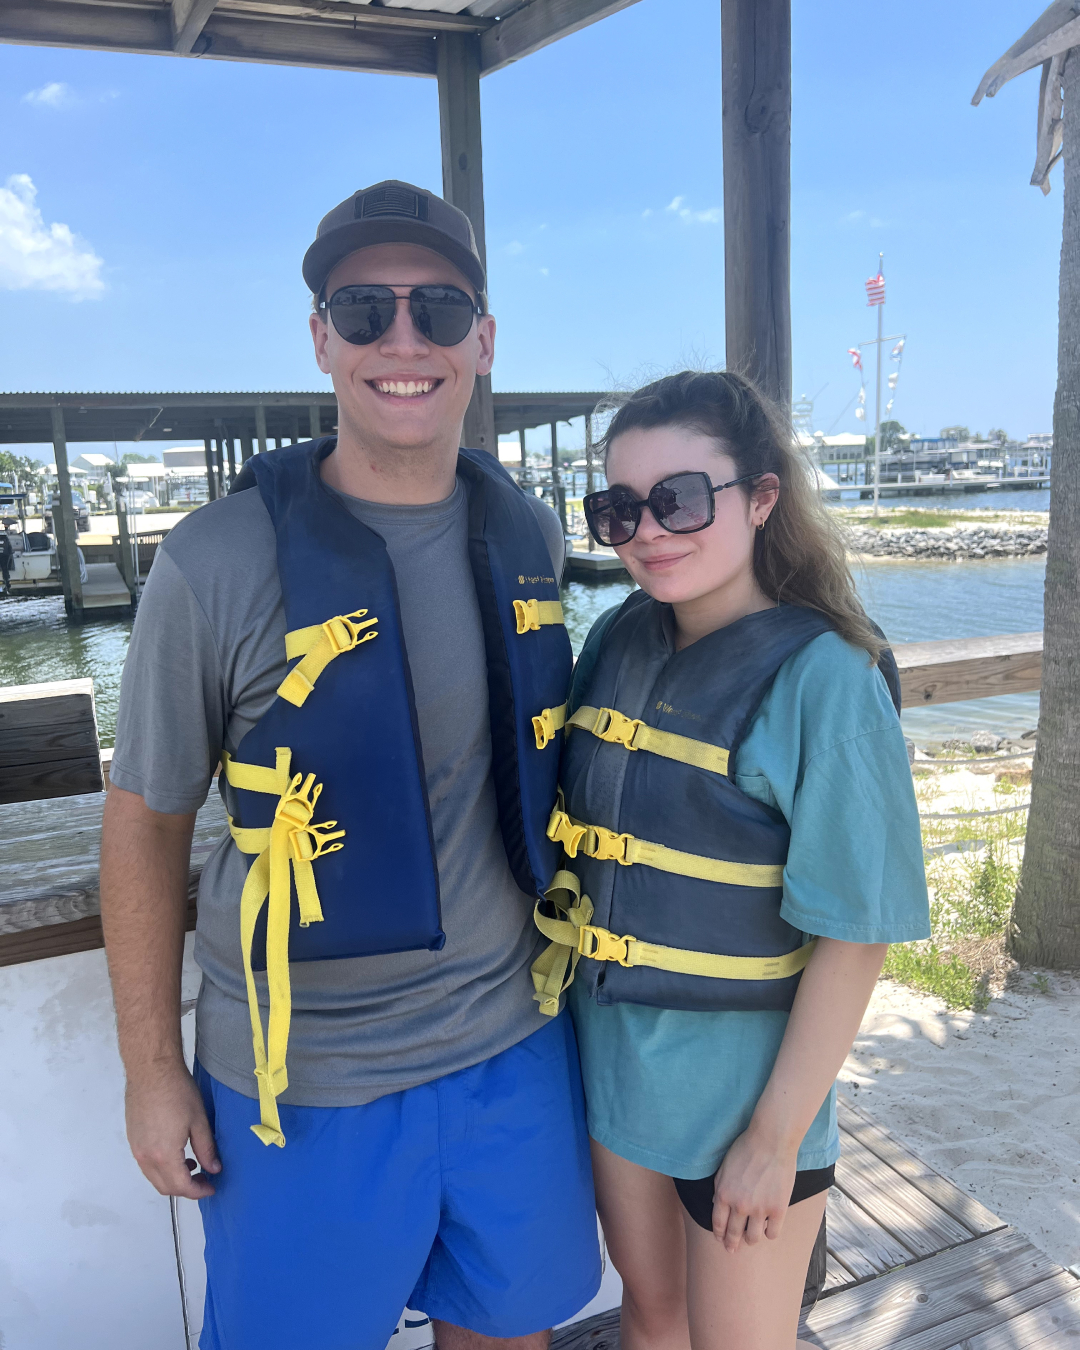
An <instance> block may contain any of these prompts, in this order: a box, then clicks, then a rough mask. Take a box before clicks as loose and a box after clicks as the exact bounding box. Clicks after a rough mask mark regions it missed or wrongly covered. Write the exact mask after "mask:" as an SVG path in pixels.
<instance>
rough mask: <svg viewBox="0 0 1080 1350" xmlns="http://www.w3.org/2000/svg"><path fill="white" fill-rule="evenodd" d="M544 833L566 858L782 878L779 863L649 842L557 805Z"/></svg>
mask: <svg viewBox="0 0 1080 1350" xmlns="http://www.w3.org/2000/svg"><path fill="white" fill-rule="evenodd" d="M547 837H548V838H549V839H551V840H553V841H554V842H555V843H557V844H561V845H562V846H563V849H564V850H565V852H566V856H567V857H568V858H576V857H577V855H578V853H579V852H580V853H584V854H585V856H586V857H588V858H596V859H597V860H598V861H600V862H617V863H622V865H623V866H624V867H631V866H633V865H634V864H635V863H639V864H642V865H643V866H645V867H655V868H656V869H657V870H658V871H660V872H674V873H676V874H677V875H678V876H681V877H696V878H697V879H698V880H699V881H722V882H726V883H727V884H728V885H731V886H782V885H783V881H784V869H783V868H782V867H773V866H769V865H766V864H759V863H736V862H724V861H722V860H721V859H720V858H703V857H701V856H700V855H699V854H697V853H682V852H680V851H679V850H678V849H675V848H666V847H665V846H664V845H663V844H651V843H649V841H648V840H647V839H636V838H635V837H634V836H633V835H632V834H616V833H615V831H614V830H607V829H605V828H604V827H603V825H583V824H582V823H581V821H580V820H574V819H573V817H571V816H568V815H567V814H566V812H565V811H564V810H562V809H561V806H559V805H556V807H555V810H554V811H552V813H551V818H550V820H549V821H548V827H547Z"/></svg>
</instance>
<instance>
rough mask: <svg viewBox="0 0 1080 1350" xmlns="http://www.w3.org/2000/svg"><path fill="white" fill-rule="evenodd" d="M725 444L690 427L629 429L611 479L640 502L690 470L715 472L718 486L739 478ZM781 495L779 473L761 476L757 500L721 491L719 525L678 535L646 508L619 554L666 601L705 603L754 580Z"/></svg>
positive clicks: (611, 457) (613, 458)
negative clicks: (758, 546)
mask: <svg viewBox="0 0 1080 1350" xmlns="http://www.w3.org/2000/svg"><path fill="white" fill-rule="evenodd" d="M719 445H720V442H718V441H715V440H713V438H712V437H711V436H703V435H702V434H701V433H700V432H697V431H691V430H688V429H687V428H686V427H655V428H653V429H651V430H647V431H646V430H641V429H635V430H633V431H627V432H624V433H623V434H622V435H621V436H617V437H616V438H615V440H614V441H613V442H612V444H611V448H610V450H609V451H608V458H607V479H608V483H609V484H610V485H612V486H614V485H615V484H620V485H621V486H623V487H625V488H628V489H629V490H630V491H631V492H632V493H633V494H634V496H635V498H637V500H638V501H641V500H643V499H644V498H646V497H647V496H648V495H649V489H650V488H651V487H652V486H653V484H654V483H658V482H659V481H660V480H661V479H663V478H669V477H670V476H671V475H672V474H675V473H679V472H684V471H687V470H693V471H696V472H699V473H706V474H708V475H709V480H710V482H711V483H712V484H713V486H714V487H717V486H719V485H720V484H721V483H728V482H730V481H731V480H732V479H733V478H738V477H739V471H738V469H737V468H736V466H735V461H734V460H733V459H732V458H731V456H730V455H728V454H725V453H724V452H723V451H721V450H720V449H719ZM778 495H779V493H778V480H777V479H776V477H775V475H774V474H766V475H764V476H763V478H762V479H760V480H759V486H758V487H756V488H755V491H754V495H753V498H752V499H751V500H749V501H748V500H747V497H746V494H745V492H744V491H743V490H742V488H741V487H730V488H727V489H726V490H725V491H723V492H718V493H717V494H716V514H715V519H714V520H713V523H712V524H711V525H709V526H707V527H706V528H705V529H704V530H698V531H697V532H696V533H694V534H671V533H670V532H669V531H668V530H665V529H664V528H663V527H662V526H661V525H658V524H657V522H656V519H655V517H654V516H653V514H652V512H651V511H650V510H649V508H648V507H647V506H646V507H642V510H641V523H640V525H638V528H637V533H636V534H635V535H634V537H633V539H631V540H630V542H629V543H627V544H620V545H619V546H618V547H617V548H616V549H615V552H616V553H617V554H618V555H619V557H620V558H621V559H622V560H623V564H624V565H625V567H626V570H627V571H628V572H629V573H630V575H631V576H632V577H633V579H634V580H635V581H636V582H637V584H638V585H639V586H640V587H641V589H642V590H643V591H647V592H648V593H649V594H650V595H651V596H653V598H654V599H656V600H660V601H663V602H664V603H666V604H680V603H685V602H687V601H693V600H698V599H700V598H701V597H702V596H705V595H708V594H710V593H712V592H716V591H722V590H724V589H725V588H728V587H730V586H731V585H732V583H739V584H744V583H750V584H753V570H752V559H753V553H754V532H755V531H756V529H757V527H758V524H759V522H761V521H763V520H765V519H766V518H767V517H768V515H769V512H770V511H771V510H772V508H773V506H774V505H775V503H776V498H777V496H778Z"/></svg>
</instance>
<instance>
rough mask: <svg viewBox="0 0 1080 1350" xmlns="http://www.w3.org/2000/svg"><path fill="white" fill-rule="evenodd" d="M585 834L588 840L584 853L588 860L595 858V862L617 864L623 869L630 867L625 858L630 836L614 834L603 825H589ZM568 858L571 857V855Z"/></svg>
mask: <svg viewBox="0 0 1080 1350" xmlns="http://www.w3.org/2000/svg"><path fill="white" fill-rule="evenodd" d="M586 833H587V834H588V835H589V839H588V842H587V844H586V845H585V852H586V853H587V854H588V856H589V857H590V858H595V859H596V860H597V862H618V863H622V864H623V866H624V867H629V866H630V863H629V862H628V861H627V857H626V846H627V844H629V842H630V839H631V836H630V835H628V834H616V833H615V831H614V830H607V829H605V828H604V827H603V825H590V826H589V827H588V830H587V831H586ZM594 839H595V842H594ZM570 856H571V857H573V854H571V855H570Z"/></svg>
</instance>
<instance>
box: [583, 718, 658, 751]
mask: <svg viewBox="0 0 1080 1350" xmlns="http://www.w3.org/2000/svg"><path fill="white" fill-rule="evenodd" d="M599 714H600V715H599V717H597V719H596V725H595V726H594V727H593V735H594V736H599V738H600V739H601V740H602V741H610V742H612V743H613V744H615V745H621V746H624V747H625V748H626V749H627V750H636V749H637V746H636V745H635V744H634V738H635V737H636V736H637V734H638V731H639V730H640V728H641V727H643V726H644V725H645V723H644V722H642V720H641V718H640V717H633V718H632V717H627V716H626V714H625V713H621V712H619V710H618V709H617V708H601V709H599Z"/></svg>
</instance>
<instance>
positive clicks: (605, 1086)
mask: <svg viewBox="0 0 1080 1350" xmlns="http://www.w3.org/2000/svg"><path fill="white" fill-rule="evenodd" d="M604 444H605V450H606V456H607V478H608V482H609V484H610V486H609V487H608V488H607V490H606V491H604V492H597V493H593V494H591V495H590V496H589V497H587V498H586V499H585V510H586V516H587V519H588V522H589V527H590V529H591V530H592V532H593V535H594V537H595V538H596V539H597V540H598V542H600V543H602V544H611V545H613V546H614V548H615V550H616V552H617V553H618V555H619V557H620V558H621V559H622V561H623V563H624V564H625V566H626V568H627V570H628V571H629V573H630V575H631V577H632V578H633V579H634V581H636V582H637V583H638V584H639V586H640V587H641V590H640V591H635V592H634V593H633V594H632V595H631V596H630V597H629V598H628V599H627V601H626V602H625V604H623V605H622V607H621V608H620V609H619V610H618V612H617V613H616V612H612V613H609V614H608V615H605V616H604V618H603V619H602V620H600V622H599V623H598V624H597V625H596V626H595V627H594V629H593V632H592V633H591V634H590V636H589V639H588V642H587V643H586V647H585V650H584V652H583V653H582V657H581V660H580V661H579V664H578V671H577V674H576V676H575V681H574V686H575V687H574V690H573V691H572V695H571V700H570V706H569V709H568V712H569V714H570V715H569V717H568V718H567V726H568V739H567V742H566V746H565V749H564V752H563V753H564V759H563V772H562V779H561V781H562V792H563V797H562V801H561V803H560V808H557V810H556V812H555V814H554V815H553V817H552V823H551V827H550V829H549V834H550V835H551V837H553V838H556V839H558V840H560V841H561V842H562V843H563V846H564V849H565V852H566V855H567V863H566V870H565V871H563V872H562V873H560V874H559V876H558V878H557V879H556V884H555V888H554V889H553V890H552V891H551V892H549V898H550V899H552V900H554V902H555V910H554V911H552V908H551V907H550V906H542V907H541V910H539V911H538V924H539V925H540V927H541V929H542V930H543V931H545V932H546V933H547V934H548V935H549V936H551V937H552V938H554V939H555V940H556V943H558V941H559V940H560V939H561V940H562V943H563V945H562V946H561V948H559V947H557V946H556V947H554V948H552V949H549V953H550V954H549V955H548V956H547V957H546V958H541V961H540V962H538V963H537V971H538V974H537V984H538V988H541V986H545V985H546V988H547V992H548V994H549V996H550V994H551V992H552V987H553V981H555V980H559V981H561V979H562V965H565V964H566V963H568V962H569V961H571V960H575V961H577V965H576V979H575V982H574V984H573V987H572V990H571V995H570V1003H571V1008H572V1012H573V1016H574V1021H575V1024H576V1028H577V1034H578V1039H579V1043H580V1048H581V1058H582V1070H583V1074H584V1080H585V1091H586V1097H587V1102H588V1112H589V1132H590V1135H591V1137H592V1141H593V1142H592V1148H593V1164H594V1170H595V1176H596V1186H597V1203H598V1209H599V1212H600V1218H601V1221H602V1223H603V1227H604V1232H605V1235H606V1237H607V1241H608V1248H609V1251H610V1254H611V1259H612V1261H613V1263H614V1265H615V1266H616V1268H617V1269H618V1271H619V1273H620V1274H621V1276H622V1279H623V1285H624V1297H623V1307H622V1345H623V1350H685V1347H686V1346H688V1345H691V1346H693V1350H792V1347H793V1346H795V1345H796V1344H805V1342H797V1341H796V1333H797V1324H798V1316H799V1305H800V1301H801V1295H802V1291H803V1285H804V1281H805V1278H806V1272H807V1263H808V1261H809V1258H810V1255H811V1251H812V1248H813V1246H814V1240H815V1237H816V1235H817V1233H818V1230H819V1226H820V1223H821V1219H822V1215H823V1212H824V1208H825V1197H826V1192H827V1190H828V1188H829V1185H830V1184H831V1181H832V1174H833V1164H834V1163H835V1162H836V1159H837V1157H838V1154H839V1143H838V1135H837V1128H836V1113H835V1096H834V1089H833V1081H834V1079H835V1077H836V1074H837V1072H838V1071H839V1069H840V1066H841V1065H842V1064H843V1062H844V1059H845V1057H846V1056H847V1053H848V1051H849V1050H850V1048H851V1044H852V1042H853V1040H854V1038H855V1035H856V1032H857V1031H858V1027H859V1023H860V1021H861V1019H862V1016H863V1013H864V1012H865V1010H866V1005H867V1003H868V1001H869V998H870V994H871V991H872V990H873V987H874V982H875V981H876V979H877V977H878V974H879V973H880V970H881V966H882V962H883V960H884V957H885V952H886V947H887V944H888V943H890V942H906V941H910V940H912V939H915V938H924V937H928V936H929V915H928V905H927V895H926V884H925V876H924V871H923V860H922V845H921V839H920V834H919V820H918V813H917V808H916V804H915V796H914V791H913V788H912V783H911V774H910V770H909V767H908V759H907V752H906V748H905V744H904V738H903V735H902V733H901V730H900V722H899V718H898V716H897V713H896V709H895V707H894V704H893V700H892V699H891V697H890V693H889V688H888V687H887V684H886V679H885V678H883V671H884V672H886V673H888V674H889V675H891V676H892V677H893V679H894V682H895V664H894V663H893V662H892V659H891V656H890V655H889V653H888V652H887V651H883V642H882V640H881V637H880V634H879V633H878V631H877V630H876V629H875V628H874V627H873V626H872V625H871V624H870V622H869V621H868V619H867V618H866V616H865V614H864V612H863V610H862V607H861V605H860V603H859V601H858V598H857V596H856V593H855V589H854V586H853V584H852V581H851V577H850V575H849V573H848V571H847V567H846V564H845V559H844V549H843V543H842V540H841V538H840V536H839V534H838V533H837V531H836V529H835V527H834V526H833V525H832V523H831V522H830V519H829V517H828V516H827V514H826V512H825V510H824V509H823V508H822V507H821V505H820V503H819V502H818V499H817V496H816V493H815V490H814V488H813V486H812V484H811V480H810V476H809V474H808V473H807V471H806V467H805V465H804V463H803V461H802V460H801V459H800V457H799V455H798V452H797V451H796V449H795V446H794V444H793V441H792V437H791V432H790V428H789V427H787V426H786V425H785V424H784V422H783V421H782V419H781V418H780V416H779V414H778V413H777V411H776V410H775V409H773V408H771V407H770V406H769V405H767V403H766V402H765V400H764V399H763V398H762V397H761V396H760V395H759V394H758V393H757V391H756V390H755V389H754V388H753V386H752V385H750V384H749V383H748V382H747V381H746V380H744V379H741V378H740V377H738V376H736V375H731V374H716V373H700V372H692V371H687V372H684V373H683V374H681V375H675V376H671V377H669V378H667V379H663V380H659V381H657V382H656V383H654V384H651V385H649V386H647V387H646V388H644V389H641V390H639V391H638V392H637V393H636V394H635V395H633V397H632V398H631V399H630V400H629V401H628V402H627V403H626V404H624V405H623V407H622V408H621V409H620V410H619V412H618V413H617V414H616V416H615V418H614V419H613V421H612V423H611V426H610V429H609V431H608V433H607V436H606V437H605V438H604ZM570 874H572V875H570ZM571 925H573V928H571ZM568 934H569V935H570V936H569V937H568ZM811 938H814V939H816V941H811ZM571 939H573V940H574V952H573V956H571V954H570V950H571ZM556 951H561V952H562V954H563V955H562V964H560V961H559V960H558V959H557V958H556V956H555V955H554V952H556ZM579 955H580V959H578V958H579ZM554 987H555V989H556V990H557V985H556V986H554ZM538 996H540V997H541V1002H542V1004H543V1001H544V1000H543V989H542V988H541V994H540V995H538ZM673 1179H674V1180H673Z"/></svg>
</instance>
